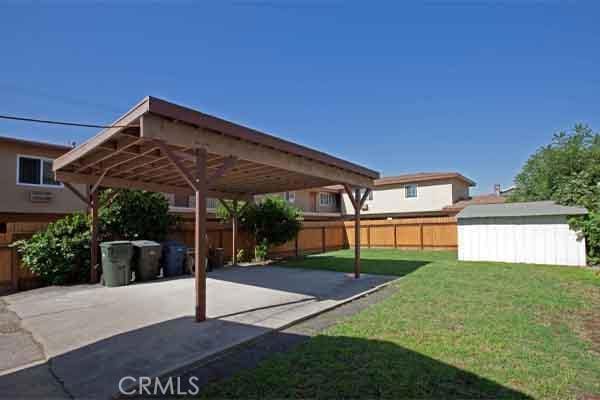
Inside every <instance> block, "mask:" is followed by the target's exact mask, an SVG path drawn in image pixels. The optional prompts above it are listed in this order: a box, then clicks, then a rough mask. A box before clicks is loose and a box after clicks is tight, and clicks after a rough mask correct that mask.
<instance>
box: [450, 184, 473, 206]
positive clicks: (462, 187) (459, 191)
mask: <svg viewBox="0 0 600 400" xmlns="http://www.w3.org/2000/svg"><path fill="white" fill-rule="evenodd" d="M468 198H469V185H467V183H466V182H464V181H461V180H458V179H454V180H452V202H453V203H456V202H457V201H459V200H464V199H468Z"/></svg>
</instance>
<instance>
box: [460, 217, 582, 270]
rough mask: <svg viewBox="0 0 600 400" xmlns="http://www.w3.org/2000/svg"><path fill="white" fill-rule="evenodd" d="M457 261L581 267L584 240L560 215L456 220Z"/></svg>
mask: <svg viewBox="0 0 600 400" xmlns="http://www.w3.org/2000/svg"><path fill="white" fill-rule="evenodd" d="M458 258H459V260H464V261H503V262H516V263H531V264H556V265H580V266H583V265H585V264H586V256H585V239H584V238H583V237H580V236H579V235H578V234H577V233H576V232H574V231H573V230H571V229H570V228H569V225H568V223H567V218H566V217H565V216H562V215H561V216H527V217H488V218H470V219H459V220H458Z"/></svg>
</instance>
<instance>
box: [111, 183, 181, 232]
mask: <svg viewBox="0 0 600 400" xmlns="http://www.w3.org/2000/svg"><path fill="white" fill-rule="evenodd" d="M112 192H113V190H112V189H111V190H107V191H104V192H103V193H102V195H101V199H102V200H101V204H102V203H103V202H105V201H106V199H107V198H108V197H109V196H111V195H112ZM99 217H100V222H101V231H102V238H103V239H104V240H138V239H146V240H155V241H159V242H160V241H163V240H165V238H166V236H167V233H168V231H169V229H170V228H172V227H173V226H174V225H175V224H176V223H177V221H178V220H177V217H175V216H174V215H171V214H169V202H168V201H167V199H166V197H165V196H164V195H163V194H161V193H152V192H145V191H142V190H128V189H127V190H119V193H118V194H117V195H116V197H115V198H114V200H113V201H112V202H111V203H110V204H109V205H108V206H106V207H103V208H101V209H100V211H99Z"/></svg>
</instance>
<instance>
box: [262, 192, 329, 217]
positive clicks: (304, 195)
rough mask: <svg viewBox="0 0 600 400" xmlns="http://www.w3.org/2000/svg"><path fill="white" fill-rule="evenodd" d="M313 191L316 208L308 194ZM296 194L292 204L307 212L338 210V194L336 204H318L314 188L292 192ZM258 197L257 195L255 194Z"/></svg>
mask: <svg viewBox="0 0 600 400" xmlns="http://www.w3.org/2000/svg"><path fill="white" fill-rule="evenodd" d="M311 192H313V193H315V194H316V209H313V201H314V200H312V197H311V195H310V193H311ZM294 193H295V194H296V198H295V200H294V202H293V203H291V204H293V205H294V206H295V207H297V208H299V209H300V210H302V211H307V212H328V213H329V212H339V206H338V205H337V202H339V196H338V200H337V202H336V204H325V205H321V204H320V200H319V193H320V192H317V191H315V190H296V191H295V192H294ZM333 194H334V195H335V196H337V194H336V193H333ZM273 195H275V196H279V197H284V194H283V193H274V194H273ZM257 197H258V196H257Z"/></svg>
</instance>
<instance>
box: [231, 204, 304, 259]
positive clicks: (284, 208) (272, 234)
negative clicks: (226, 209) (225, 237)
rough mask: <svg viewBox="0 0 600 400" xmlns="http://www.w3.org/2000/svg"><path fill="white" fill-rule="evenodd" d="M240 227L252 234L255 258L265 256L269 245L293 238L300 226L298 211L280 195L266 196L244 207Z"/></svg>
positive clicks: (282, 242)
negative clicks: (254, 243)
mask: <svg viewBox="0 0 600 400" xmlns="http://www.w3.org/2000/svg"><path fill="white" fill-rule="evenodd" d="M240 222H241V225H242V227H244V228H245V229H246V230H248V231H249V232H252V233H253V234H254V237H255V239H256V243H258V245H257V246H256V248H255V256H256V258H260V257H261V256H262V257H266V249H267V248H268V247H269V246H278V245H281V244H284V243H286V242H287V241H290V240H292V239H294V238H295V237H296V236H297V235H298V232H299V231H300V228H301V226H302V224H301V222H300V211H299V210H298V209H297V208H295V207H292V206H290V205H289V204H288V203H287V202H286V201H285V200H283V199H282V198H280V197H271V196H268V197H266V198H265V199H264V200H263V201H261V202H260V203H258V204H252V205H250V206H248V207H247V208H246V211H245V212H244V215H243V216H242V217H241V219H240Z"/></svg>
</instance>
